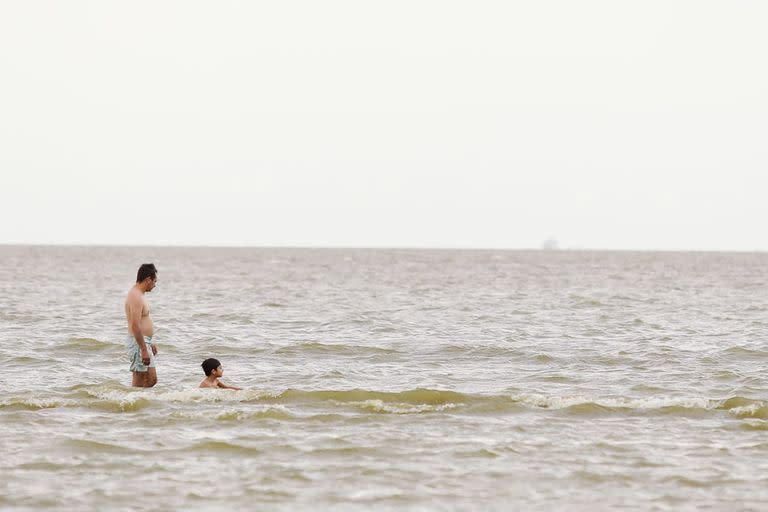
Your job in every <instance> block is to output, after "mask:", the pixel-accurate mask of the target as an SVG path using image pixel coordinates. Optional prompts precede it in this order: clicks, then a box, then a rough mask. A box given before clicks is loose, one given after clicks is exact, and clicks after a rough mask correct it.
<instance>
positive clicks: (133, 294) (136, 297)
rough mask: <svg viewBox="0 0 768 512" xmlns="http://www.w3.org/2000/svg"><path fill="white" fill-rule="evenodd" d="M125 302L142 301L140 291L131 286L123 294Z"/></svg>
mask: <svg viewBox="0 0 768 512" xmlns="http://www.w3.org/2000/svg"><path fill="white" fill-rule="evenodd" d="M125 302H142V296H141V292H139V290H137V289H136V288H135V287H134V288H131V289H130V290H128V294H127V295H126V296H125Z"/></svg>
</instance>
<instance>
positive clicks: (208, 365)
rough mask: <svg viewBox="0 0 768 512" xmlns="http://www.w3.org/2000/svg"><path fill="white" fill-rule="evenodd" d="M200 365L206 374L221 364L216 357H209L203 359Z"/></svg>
mask: <svg viewBox="0 0 768 512" xmlns="http://www.w3.org/2000/svg"><path fill="white" fill-rule="evenodd" d="M200 366H202V367H203V371H204V372H205V375H206V376H208V375H210V374H211V373H212V372H213V371H214V370H216V368H218V367H219V366H221V363H220V362H219V360H218V359H214V358H212V357H210V358H208V359H206V360H205V361H203V364H201V365H200Z"/></svg>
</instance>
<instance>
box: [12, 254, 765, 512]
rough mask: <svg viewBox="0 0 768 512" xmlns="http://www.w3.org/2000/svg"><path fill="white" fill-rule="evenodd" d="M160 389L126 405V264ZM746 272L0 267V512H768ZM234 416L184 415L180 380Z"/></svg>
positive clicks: (705, 259)
mask: <svg viewBox="0 0 768 512" xmlns="http://www.w3.org/2000/svg"><path fill="white" fill-rule="evenodd" d="M144 262H154V263H155V264H156V265H157V267H158V270H159V283H158V286H157V288H156V289H155V291H153V292H151V293H149V294H148V295H147V298H148V300H149V302H150V304H151V306H152V314H153V318H154V321H155V326H156V337H155V340H156V342H157V344H158V347H159V354H158V369H157V371H158V379H159V382H158V384H157V386H156V387H155V388H153V389H148V390H141V389H132V388H131V387H130V377H131V375H130V372H129V370H128V362H127V360H126V359H125V355H124V352H123V349H122V343H123V339H124V337H125V332H126V327H125V319H124V316H123V300H124V297H125V293H126V292H127V290H128V289H129V288H130V287H131V285H132V284H133V281H134V279H135V273H136V269H137V268H138V266H139V265H140V264H141V263H144ZM767 277H768V255H766V254H727V253H651V252H637V253H632V252H587V251H490V250H489V251H449V250H441V251H430V250H425V251H420V250H355V249H343V250H342V249H338V250H319V249H318V250H311V249H203V248H198V249H192V248H175V249H174V248H63V247H55V248H54V247H0V362H1V363H2V370H1V371H0V454H2V456H0V509H2V510H73V511H74V510H77V511H82V510H103V511H123V510H125V511H129V510H130V511H135V510H147V511H149V510H157V511H168V510H285V511H289V510H290V511H296V510H505V511H506V510H534V511H537V510H541V511H544V510H568V511H572V510H576V511H578V510H584V511H586V510H590V511H592V510H675V511H678V510H728V511H733V510H768V485H766V484H768V378H767V377H766V363H767V362H768V344H767V343H766V327H768V292H767V291H766V280H767V279H766V278H767ZM207 357H216V358H218V359H219V360H221V361H222V364H223V366H224V370H225V373H224V377H223V379H222V380H224V381H225V382H228V383H231V384H233V385H238V386H241V387H244V388H246V389H245V390H243V391H229V390H201V389H198V388H197V386H198V384H199V382H200V381H201V380H202V378H203V373H202V370H201V369H200V363H201V361H202V360H203V359H204V358H207Z"/></svg>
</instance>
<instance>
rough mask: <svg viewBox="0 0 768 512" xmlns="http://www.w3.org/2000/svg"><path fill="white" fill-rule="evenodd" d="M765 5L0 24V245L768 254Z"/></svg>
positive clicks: (562, 6) (104, 17)
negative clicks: (554, 245)
mask: <svg viewBox="0 0 768 512" xmlns="http://www.w3.org/2000/svg"><path fill="white" fill-rule="evenodd" d="M766 26H768V2H765V1H762V0H756V1H718V2H713V1H702V0H693V1H675V0H664V1H643V2H638V1H621V0H606V1H589V0H586V1H572V0H565V1H555V0H552V1H524V2H522V1H519V2H518V1H499V2H490V1H465V2H455V1H446V0H439V1H421V0H407V1H393V0H388V1H386V2H368V1H363V0H352V1H335V0H327V1H316V0H315V1H290V0H288V1H278V2H256V1H221V0H217V1H208V2H197V1H190V0H183V1H178V2H171V1H163V0H160V1H157V0H152V1H132V2H116V1H109V0H96V1H91V2H85V1H77V0H69V1H66V2H61V1H34V2H28V1H21V0H19V1H10V0H7V1H2V2H0V172H1V173H2V174H1V176H2V178H1V181H0V219H1V220H0V243H70V244H129V245H133V244H151V245H154V244H159V245H177V244H184V245H272V246H274V245H278V246H281V245H291V246H305V245H308V246H398V247H510V248H526V247H539V246H540V245H541V244H542V242H543V241H544V240H546V239H547V238H550V237H554V238H556V239H557V240H558V241H559V243H560V246H561V247H582V248H613V249H716V250H768V230H766V229H765V228H764V226H763V223H764V221H765V220H766V219H768V201H766V199H765V195H766V193H767V192H766V191H767V189H768V149H766V141H767V140H768V66H766V62H768V31H767V30H766V29H765V27H766Z"/></svg>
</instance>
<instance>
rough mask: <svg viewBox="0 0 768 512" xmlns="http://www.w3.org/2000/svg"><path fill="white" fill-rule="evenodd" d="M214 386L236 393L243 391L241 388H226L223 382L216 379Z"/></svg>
mask: <svg viewBox="0 0 768 512" xmlns="http://www.w3.org/2000/svg"><path fill="white" fill-rule="evenodd" d="M216 385H217V386H219V387H220V388H222V389H235V390H237V391H242V390H243V388H236V387H235V386H227V385H226V384H224V383H223V382H221V381H220V380H218V379H217V380H216Z"/></svg>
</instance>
